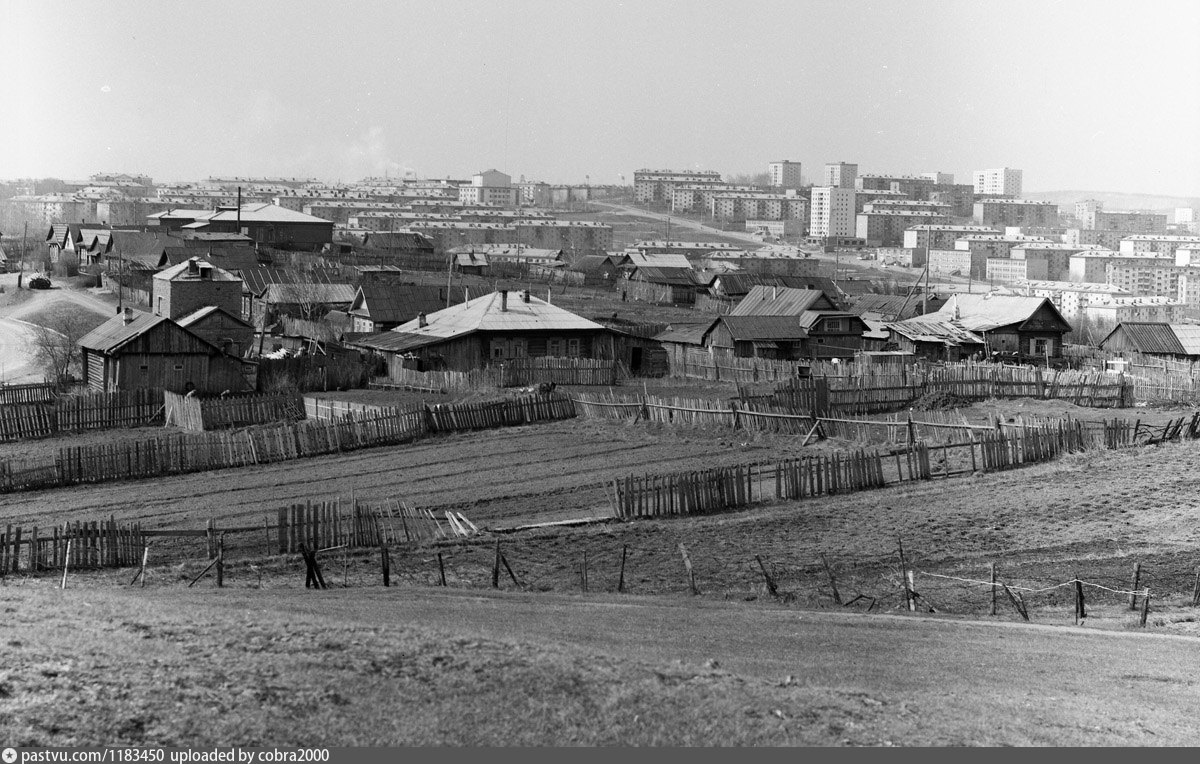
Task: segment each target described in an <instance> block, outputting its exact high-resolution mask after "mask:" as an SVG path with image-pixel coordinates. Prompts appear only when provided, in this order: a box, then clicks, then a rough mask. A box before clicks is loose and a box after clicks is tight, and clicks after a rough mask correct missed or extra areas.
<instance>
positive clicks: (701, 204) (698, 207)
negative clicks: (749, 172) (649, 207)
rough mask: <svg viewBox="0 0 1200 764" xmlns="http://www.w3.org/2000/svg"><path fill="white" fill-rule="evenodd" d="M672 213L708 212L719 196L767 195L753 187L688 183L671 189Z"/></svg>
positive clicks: (765, 192)
mask: <svg viewBox="0 0 1200 764" xmlns="http://www.w3.org/2000/svg"><path fill="white" fill-rule="evenodd" d="M670 191H671V197H670V199H669V200H668V201H670V203H671V211H672V212H696V213H700V212H707V211H708V209H709V207H710V206H711V205H712V200H713V197H714V196H716V195H717V194H731V193H743V194H767V193H770V192H769V191H765V190H763V189H761V188H754V187H753V186H731V185H729V184H727V183H686V184H681V185H678V186H675V187H673V188H671V189H670Z"/></svg>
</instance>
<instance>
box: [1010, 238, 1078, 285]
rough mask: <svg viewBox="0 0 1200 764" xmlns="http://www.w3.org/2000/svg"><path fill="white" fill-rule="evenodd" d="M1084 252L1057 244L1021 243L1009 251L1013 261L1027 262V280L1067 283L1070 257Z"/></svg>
mask: <svg viewBox="0 0 1200 764" xmlns="http://www.w3.org/2000/svg"><path fill="white" fill-rule="evenodd" d="M1083 251H1086V250H1085V248H1082V247H1069V246H1067V245H1066V244H1062V243H1059V242H1044V241H1033V242H1023V243H1021V244H1020V245H1018V246H1016V247H1013V248H1012V249H1011V250H1009V253H1008V256H1009V257H1010V258H1012V259H1013V260H1028V261H1029V263H1030V265H1029V271H1028V273H1029V276H1028V277H1029V278H1031V279H1040V280H1043V281H1067V280H1068V277H1069V276H1070V273H1071V256H1072V255H1076V254H1078V253H1080V252H1083Z"/></svg>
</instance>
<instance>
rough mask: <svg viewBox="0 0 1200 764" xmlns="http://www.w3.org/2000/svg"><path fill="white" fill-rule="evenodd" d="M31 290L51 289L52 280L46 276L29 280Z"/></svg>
mask: <svg viewBox="0 0 1200 764" xmlns="http://www.w3.org/2000/svg"><path fill="white" fill-rule="evenodd" d="M29 288H30V289H49V288H50V279H48V278H46V277H45V276H34V277H33V278H31V279H29Z"/></svg>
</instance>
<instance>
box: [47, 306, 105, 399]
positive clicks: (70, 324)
mask: <svg viewBox="0 0 1200 764" xmlns="http://www.w3.org/2000/svg"><path fill="white" fill-rule="evenodd" d="M101 321H103V319H101V318H100V317H98V316H96V315H95V314H94V313H91V312H89V311H86V310H78V309H75V310H61V311H57V312H55V313H52V314H51V315H50V316H49V318H47V319H46V320H45V323H44V324H43V325H41V326H39V327H38V328H37V330H36V331H35V332H34V336H33V345H34V357H35V358H36V359H37V362H38V363H39V364H40V365H41V367H42V369H43V370H44V371H45V373H46V376H47V378H49V379H51V380H54V381H55V382H57V383H59V384H62V383H64V382H66V381H68V380H71V379H73V378H75V375H76V374H77V373H78V372H79V371H80V367H79V364H80V356H81V351H80V348H79V341H80V340H81V339H83V338H84V336H85V335H86V334H87V333H88V332H90V331H91V330H92V329H94V328H95V327H96V326H97V324H99V323H100V322H101Z"/></svg>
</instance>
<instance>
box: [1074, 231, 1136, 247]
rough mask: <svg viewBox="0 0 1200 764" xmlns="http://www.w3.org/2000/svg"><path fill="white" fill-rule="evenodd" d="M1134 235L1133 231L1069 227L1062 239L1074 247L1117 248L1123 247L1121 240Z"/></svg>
mask: <svg viewBox="0 0 1200 764" xmlns="http://www.w3.org/2000/svg"><path fill="white" fill-rule="evenodd" d="M1133 235H1134V232H1133V231H1101V230H1098V229H1095V228H1068V229H1067V230H1066V233H1064V234H1063V237H1062V240H1063V243H1064V244H1070V245H1071V246H1073V247H1082V246H1096V247H1104V248H1105V249H1112V250H1117V249H1120V248H1121V241H1122V240H1123V239H1125V238H1127V237H1129V236H1133Z"/></svg>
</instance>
